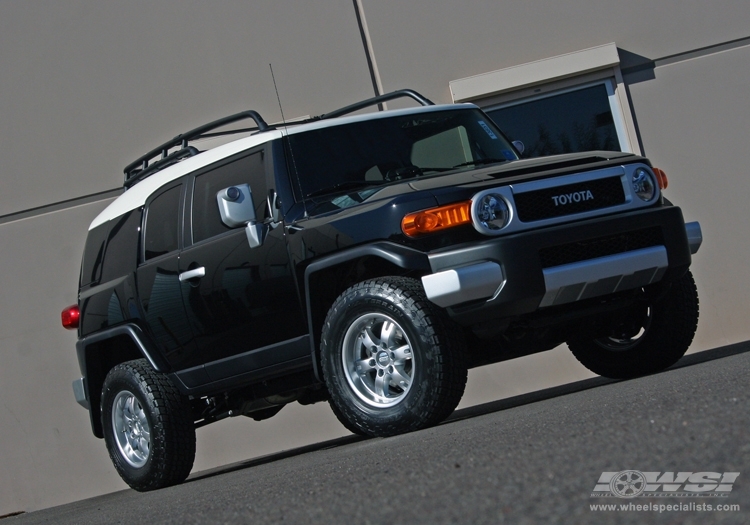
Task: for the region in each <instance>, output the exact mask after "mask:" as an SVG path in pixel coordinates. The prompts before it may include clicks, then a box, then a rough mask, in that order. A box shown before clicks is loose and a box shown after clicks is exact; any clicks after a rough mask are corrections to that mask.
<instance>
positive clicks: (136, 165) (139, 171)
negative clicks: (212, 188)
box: [123, 109, 271, 187]
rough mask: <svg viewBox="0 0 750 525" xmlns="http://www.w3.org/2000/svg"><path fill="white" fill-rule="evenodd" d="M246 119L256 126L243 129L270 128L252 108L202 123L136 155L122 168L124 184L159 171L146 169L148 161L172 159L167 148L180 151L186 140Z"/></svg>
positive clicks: (127, 185)
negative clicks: (159, 157)
mask: <svg viewBox="0 0 750 525" xmlns="http://www.w3.org/2000/svg"><path fill="white" fill-rule="evenodd" d="M246 119H252V120H254V121H255V123H256V124H257V125H258V127H257V128H246V129H245V131H251V130H255V129H257V130H258V131H266V130H268V129H271V127H270V126H269V125H268V124H267V123H266V121H265V120H263V117H261V116H260V114H259V113H258V112H257V111H253V110H252V109H250V110H247V111H242V112H240V113H235V114H234V115H229V116H228V117H224V118H220V119H219V120H214V121H213V122H209V123H208V124H204V125H202V126H199V127H197V128H195V129H191V130H190V131H187V132H185V133H181V134H180V135H177V136H176V137H175V138H173V139H172V140H169V141H167V142H165V143H164V144H160V145H159V146H157V147H155V148H154V149H152V150H151V151H149V152H148V153H146V154H145V155H142V156H140V157H138V158H137V159H136V160H134V161H133V162H131V163H130V164H128V165H127V166H125V169H124V170H123V172H124V173H125V186H126V187H129V186H131V185H133V184H135V182H137V181H138V180H141V179H143V178H145V177H147V176H148V175H151V174H153V173H155V172H156V171H159V170H158V169H148V168H149V162H150V161H151V160H152V159H153V158H154V157H156V156H157V155H161V159H160V161H159V162H161V161H162V160H165V159H167V158H170V159H171V160H174V159H175V157H172V155H174V153H172V154H170V153H169V150H170V149H171V148H174V147H177V146H179V147H180V148H181V149H180V150H179V151H182V150H184V149H186V148H188V142H189V141H190V140H195V139H197V138H200V137H201V136H202V135H203V134H204V133H206V132H208V131H211V130H214V129H216V128H220V127H222V126H226V125H227V124H232V123H233V122H237V121H240V120H246ZM195 151H197V150H195ZM191 154H192V155H194V154H195V153H192V152H191ZM191 154H184V155H182V156H181V157H180V158H183V157H189V156H191ZM159 162H157V163H156V165H154V166H152V168H156V167H157V165H159ZM162 167H165V166H164V165H162Z"/></svg>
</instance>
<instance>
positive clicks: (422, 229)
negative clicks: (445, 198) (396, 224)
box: [401, 201, 471, 237]
mask: <svg viewBox="0 0 750 525" xmlns="http://www.w3.org/2000/svg"><path fill="white" fill-rule="evenodd" d="M470 222H471V201H465V202H459V203H457V204H449V205H448V206H440V207H439V208H431V209H429V210H423V211H418V212H416V213H410V214H409V215H407V216H406V217H404V219H403V220H402V221H401V230H402V231H403V232H404V233H405V234H406V235H408V236H409V237H414V236H416V235H420V234H422V233H432V232H436V231H440V230H444V229H446V228H452V227H453V226H460V225H462V224H467V223H470Z"/></svg>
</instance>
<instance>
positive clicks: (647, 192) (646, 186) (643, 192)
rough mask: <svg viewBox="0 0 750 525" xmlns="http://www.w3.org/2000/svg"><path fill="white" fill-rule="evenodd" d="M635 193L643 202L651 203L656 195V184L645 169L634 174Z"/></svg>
mask: <svg viewBox="0 0 750 525" xmlns="http://www.w3.org/2000/svg"><path fill="white" fill-rule="evenodd" d="M633 191H634V192H635V194H636V195H638V197H639V198H640V199H641V200H643V201H650V200H651V199H653V198H654V193H656V183H655V182H654V178H653V176H652V175H651V174H650V173H649V172H648V171H646V170H645V169H643V168H638V169H637V170H635V173H633Z"/></svg>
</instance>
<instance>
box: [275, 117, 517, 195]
mask: <svg viewBox="0 0 750 525" xmlns="http://www.w3.org/2000/svg"><path fill="white" fill-rule="evenodd" d="M288 141H289V142H288V144H289V146H290V148H291V158H290V169H291V170H292V172H294V171H296V173H297V175H298V176H299V180H298V181H295V184H294V189H295V193H296V197H297V199H298V200H300V199H313V200H321V199H318V197H324V196H328V197H332V196H335V195H342V194H350V195H353V196H355V197H356V196H359V198H355V202H356V201H361V200H364V198H366V197H369V195H370V194H372V193H373V188H377V187H378V186H382V185H384V184H388V183H392V182H395V181H403V180H408V179H413V178H415V177H421V176H430V175H436V174H438V173H442V172H445V171H450V170H460V169H471V168H472V167H474V166H475V165H481V164H489V163H494V162H506V161H509V160H515V159H517V158H518V157H517V155H516V153H515V152H514V150H513V147H512V146H510V144H509V143H508V141H507V140H506V138H505V137H504V136H503V135H502V134H501V133H500V131H499V130H498V129H497V127H496V126H495V124H494V123H493V122H492V121H491V120H490V119H489V118H488V117H487V116H486V115H485V114H483V113H482V112H481V111H478V110H476V109H466V110H463V109H461V110H442V111H435V112H431V113H420V114H412V115H403V116H398V117H391V118H381V119H373V120H367V121H363V122H355V123H351V124H344V125H341V126H331V127H327V128H323V129H318V130H313V131H306V132H302V133H295V134H292V135H289V137H288ZM297 182H298V183H297ZM323 200H330V199H323ZM343 202H348V201H343Z"/></svg>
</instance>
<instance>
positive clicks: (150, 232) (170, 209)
mask: <svg viewBox="0 0 750 525" xmlns="http://www.w3.org/2000/svg"><path fill="white" fill-rule="evenodd" d="M180 188H181V186H175V187H174V188H170V189H168V190H167V191H165V192H164V193H162V194H160V195H159V196H158V197H156V198H155V199H154V200H153V201H151V204H149V206H148V211H147V214H146V232H145V238H144V244H145V255H146V260H148V259H152V258H154V257H158V256H159V255H163V254H165V253H169V252H171V251H174V250H176V249H177V248H178V244H177V235H178V230H179V210H180Z"/></svg>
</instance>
